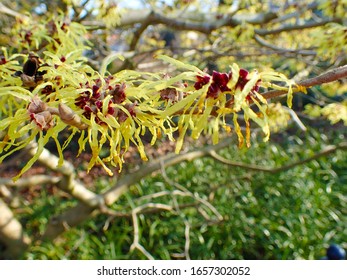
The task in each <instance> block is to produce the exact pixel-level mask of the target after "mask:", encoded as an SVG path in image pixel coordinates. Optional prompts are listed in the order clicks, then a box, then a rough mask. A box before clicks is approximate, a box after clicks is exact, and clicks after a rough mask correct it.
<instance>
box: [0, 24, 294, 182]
mask: <svg viewBox="0 0 347 280" xmlns="http://www.w3.org/2000/svg"><path fill="white" fill-rule="evenodd" d="M37 26H38V27H36V29H37V33H35V30H31V31H30V33H28V32H26V31H25V30H21V31H20V32H21V33H20V34H24V35H23V36H22V38H23V44H22V53H26V54H15V53H12V50H9V49H6V48H2V50H1V52H2V56H1V58H0V96H1V103H2V106H0V130H1V131H3V134H1V138H0V155H1V157H0V162H1V161H2V160H3V159H4V158H6V157H7V156H9V155H10V154H12V153H13V152H15V151H17V150H20V149H23V148H24V147H26V146H27V145H28V144H29V143H30V142H31V141H34V140H35V141H37V143H38V151H37V153H36V155H35V156H34V157H33V158H32V159H31V160H30V161H29V162H28V163H27V164H26V165H25V167H24V168H23V170H22V171H21V173H20V174H19V175H18V176H20V175H21V174H22V173H23V172H25V171H26V170H27V169H28V168H30V167H31V165H32V164H33V163H34V162H35V161H36V160H37V158H38V157H39V155H40V153H41V152H42V151H43V148H44V146H45V145H46V144H47V142H48V141H49V140H50V139H53V140H54V141H55V143H56V145H57V150H58V152H59V156H60V159H61V162H62V161H63V150H64V149H65V148H66V147H67V146H68V144H69V143H70V142H71V140H72V138H73V136H75V135H76V134H79V135H80V136H79V140H78V144H79V153H81V152H82V151H84V150H85V149H86V145H89V147H90V148H91V151H92V158H91V160H90V163H89V166H88V168H89V169H90V168H92V167H93V166H94V165H95V164H101V165H102V166H103V167H104V168H105V170H106V171H107V172H108V173H109V174H110V175H112V171H111V169H110V168H109V167H108V166H109V165H111V166H116V167H117V168H119V170H121V167H122V164H123V155H124V153H125V152H126V151H127V150H128V149H129V147H130V145H131V144H134V145H136V146H137V148H138V151H139V154H140V156H141V158H142V159H143V160H147V157H146V153H145V148H144V145H143V143H142V140H141V138H142V136H143V135H144V134H145V133H148V132H149V133H150V134H151V135H152V141H151V144H154V143H155V142H156V141H157V139H158V137H160V136H162V135H166V136H167V137H168V138H169V139H170V140H172V141H177V145H176V152H179V151H180V149H181V147H182V144H183V141H184V137H185V135H186V133H187V132H188V131H191V136H192V137H193V138H195V139H197V138H198V137H199V136H200V135H201V133H203V132H206V133H211V134H212V139H213V142H214V143H217V142H218V140H219V137H220V136H219V133H220V131H221V129H224V130H225V131H226V132H228V133H230V132H232V131H234V132H235V133H236V134H237V135H238V139H239V146H242V145H244V143H246V145H247V146H249V145H250V121H254V122H255V123H257V124H258V125H259V126H260V127H261V129H262V130H263V132H264V134H265V140H267V139H268V137H269V134H270V129H269V121H268V115H267V110H266V105H267V101H266V100H265V99H264V98H263V97H262V95H261V94H260V93H259V91H260V89H261V88H276V89H278V88H280V89H288V88H289V92H290V91H291V87H292V85H293V83H292V82H291V81H290V80H288V79H287V78H286V77H285V76H283V75H282V74H279V73H276V72H263V73H258V72H257V71H253V72H248V71H246V70H245V69H240V68H239V67H238V65H237V64H233V65H232V66H231V67H230V71H229V72H228V73H220V72H213V74H212V75H209V74H207V73H204V72H203V71H201V70H200V69H198V68H197V67H195V66H192V65H188V64H184V63H182V62H180V61H177V60H174V59H173V58H170V57H167V56H163V55H160V56H158V57H157V58H158V59H162V60H164V61H165V62H167V63H170V64H172V65H174V66H175V67H176V68H177V70H179V71H181V72H179V74H177V75H175V76H172V77H171V76H169V75H168V74H167V73H148V72H146V73H142V72H137V71H131V70H123V71H120V72H118V73H115V74H112V75H111V74H110V73H104V72H106V71H105V69H104V70H103V71H101V72H98V71H96V70H94V69H93V68H92V67H91V66H89V65H88V64H87V63H86V59H85V58H84V56H83V51H84V50H85V48H86V46H85V45H86V42H85V43H83V41H81V40H80V38H81V36H83V34H85V32H86V30H85V29H84V28H83V27H82V26H81V25H79V24H78V23H65V22H63V21H62V20H55V21H49V22H48V23H42V24H41V25H37ZM38 46H41V48H40V49H39V51H37V54H34V53H31V52H30V51H31V50H32V49H35V50H37V49H38ZM274 82H280V83H281V84H280V85H275V84H274ZM251 105H253V106H254V107H256V108H257V109H256V110H253V109H252V106H251ZM239 115H243V122H244V124H245V127H246V131H245V132H243V131H242V130H241V126H240V124H239V118H238V117H239ZM229 116H230V117H231V118H230V119H231V120H232V121H231V124H230V123H228V120H229V119H228V117H229ZM232 127H233V128H232ZM63 130H64V131H66V130H68V131H69V132H70V136H69V137H68V139H67V140H66V141H65V142H64V143H60V141H59V139H58V135H59V133H61V132H62V131H63ZM174 132H177V133H178V137H177V139H174V136H173V135H174ZM105 147H107V149H108V151H109V152H108V155H107V156H105V157H103V158H102V157H101V156H100V151H101V150H102V149H103V148H105Z"/></svg>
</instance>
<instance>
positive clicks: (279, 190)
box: [22, 129, 347, 259]
mask: <svg viewBox="0 0 347 280" xmlns="http://www.w3.org/2000/svg"><path fill="white" fill-rule="evenodd" d="M344 137H345V136H344V135H343V134H342V133H341V131H339V130H338V129H337V130H335V131H333V132H330V133H329V134H328V135H325V134H324V133H322V132H320V131H318V130H315V129H311V130H309V131H308V132H306V133H304V134H303V135H301V136H300V137H299V136H294V134H291V133H290V132H284V133H282V134H276V135H274V136H273V137H272V140H271V141H272V142H271V143H266V144H264V143H262V142H261V141H259V142H256V144H254V145H253V146H252V147H251V148H250V149H242V150H238V149H235V147H234V146H232V147H230V148H226V149H224V150H222V151H221V153H220V154H221V155H222V156H224V157H225V158H228V159H232V160H238V161H240V162H244V163H248V164H257V165H261V166H265V167H274V166H281V165H285V164H288V163H291V162H293V161H297V160H300V159H304V158H307V157H309V156H312V155H313V154H315V153H317V152H318V151H320V150H321V149H323V148H324V147H326V146H327V145H331V144H337V143H339V142H341V141H343V139H344ZM346 170H347V161H346V152H345V151H337V152H336V153H334V154H331V155H329V156H328V157H322V158H319V159H318V160H314V161H311V162H309V163H307V164H305V165H299V166H296V167H294V168H292V169H290V170H288V171H285V172H282V173H278V174H268V173H264V172H256V171H250V170H246V169H241V168H237V167H231V166H227V165H224V164H221V163H218V162H216V161H215V160H213V159H212V158H207V157H206V158H201V159H197V160H195V161H192V162H184V163H181V164H179V165H177V166H173V167H169V168H167V170H166V173H167V176H168V177H169V178H170V180H172V181H174V182H175V185H176V184H180V185H181V186H183V187H185V188H187V189H188V190H189V191H191V192H192V193H194V194H195V195H197V194H198V195H199V196H200V197H201V198H205V199H206V200H208V201H209V202H210V203H211V204H212V205H214V207H216V209H217V210H218V211H219V213H220V214H221V215H222V216H223V220H222V221H220V222H214V221H213V219H211V220H209V221H207V220H206V219H205V218H204V217H203V215H202V214H201V213H202V212H201V211H199V207H198V206H197V205H195V204H194V203H196V202H197V201H196V200H194V199H193V198H191V197H176V198H175V200H174V199H173V197H172V196H169V195H168V196H161V197H158V198H152V199H151V200H150V201H151V202H156V203H166V204H170V205H172V204H173V202H176V203H178V204H180V205H186V206H189V203H191V207H186V208H184V207H182V208H181V209H180V211H173V212H167V211H159V212H157V213H147V214H140V215H139V224H140V234H141V237H140V242H141V244H142V245H143V246H144V247H145V248H146V250H147V251H148V252H149V253H150V254H151V255H152V256H153V257H154V258H156V259H175V258H179V257H180V256H181V257H182V256H183V253H184V248H185V244H186V236H185V224H187V223H188V224H189V225H190V232H189V238H190V240H189V241H190V244H189V255H190V258H192V259H319V258H320V257H322V256H324V255H325V249H326V248H327V247H328V245H329V244H330V243H332V242H334V243H338V244H340V245H342V246H343V247H346V245H347V243H346V240H347V238H346V237H347V228H346V224H347V209H346V207H345V206H346V201H347V198H346V193H347V172H346ZM97 188H99V191H100V190H102V189H105V188H108V183H107V181H105V178H104V179H100V181H99V182H98V185H97ZM174 190H175V186H173V185H172V184H171V185H170V184H168V182H167V180H165V179H164V178H163V176H162V175H161V174H160V173H157V174H154V175H153V176H150V177H147V178H145V179H143V180H141V182H139V183H138V184H137V185H134V186H132V187H131V188H130V190H129V192H127V193H126V194H125V195H124V196H123V197H122V198H121V199H120V200H119V201H118V203H117V204H116V205H114V206H113V207H112V208H113V210H115V211H119V213H124V214H126V213H128V214H129V213H131V209H133V208H135V207H136V206H138V205H141V204H144V203H146V200H145V199H144V198H143V196H146V195H150V194H153V193H157V192H162V191H174ZM141 197H142V198H141ZM58 199H59V200H60V201H54V200H58ZM67 201H68V200H67ZM67 201H66V202H65V201H64V200H63V199H62V198H59V197H58V196H49V195H48V194H47V193H46V191H45V190H42V195H41V196H40V198H38V200H37V202H35V203H33V204H31V205H30V206H28V208H30V210H28V213H26V214H23V215H22V219H26V218H28V216H30V223H29V222H28V224H27V228H28V229H29V230H31V231H33V233H34V232H35V231H37V230H39V231H40V230H43V228H41V227H43V226H44V224H45V223H46V222H47V217H48V216H49V215H50V214H52V211H56V212H57V211H58V212H59V211H62V209H64V208H65V207H66V206H68V204H69V205H71V202H67ZM69 201H70V200H69ZM54 205H55V206H54ZM57 205H59V207H60V209H57V208H56V207H57ZM204 209H205V212H206V213H205V216H206V215H209V216H210V217H212V218H213V215H212V214H211V213H208V209H206V208H204ZM200 210H201V209H200ZM33 215H35V216H36V217H35V218H33ZM132 241H133V224H132V220H131V215H128V216H127V215H124V217H118V218H114V219H109V220H108V216H106V215H99V216H97V217H95V218H94V219H93V220H89V221H88V222H86V223H85V224H83V225H82V226H81V227H78V228H74V229H72V230H70V231H69V232H67V233H65V234H64V235H62V236H61V237H59V240H57V242H56V243H51V242H47V243H43V244H37V245H36V246H33V247H32V248H31V249H30V251H28V252H27V253H26V255H25V258H26V259H145V257H144V255H143V254H142V253H141V252H139V251H136V250H134V251H132V252H130V246H131V244H132Z"/></svg>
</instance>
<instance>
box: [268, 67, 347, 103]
mask: <svg viewBox="0 0 347 280" xmlns="http://www.w3.org/2000/svg"><path fill="white" fill-rule="evenodd" d="M343 78H347V65H343V66H340V67H338V68H335V69H331V70H329V71H327V72H325V73H323V74H321V75H319V76H316V77H314V78H310V79H306V80H303V81H299V82H297V84H298V85H299V86H303V87H306V88H307V87H312V86H316V85H321V84H326V83H331V82H334V81H337V80H339V79H343ZM293 91H294V92H300V91H301V90H300V89H295V88H294V89H293ZM286 94H288V91H287V90H271V91H268V92H266V93H264V94H263V97H264V98H265V99H271V98H275V97H279V96H282V95H286Z"/></svg>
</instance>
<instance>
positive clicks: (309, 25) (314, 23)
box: [254, 18, 341, 36]
mask: <svg viewBox="0 0 347 280" xmlns="http://www.w3.org/2000/svg"><path fill="white" fill-rule="evenodd" d="M331 22H338V23H340V22H341V19H340V18H329V19H322V20H320V21H309V22H306V23H304V24H290V25H283V26H281V27H279V28H276V29H270V30H268V29H255V30H254V32H255V33H256V34H258V35H261V36H265V35H273V34H278V33H281V32H286V31H294V30H303V29H309V28H314V27H319V26H323V25H326V24H327V23H331Z"/></svg>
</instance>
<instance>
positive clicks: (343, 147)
mask: <svg viewBox="0 0 347 280" xmlns="http://www.w3.org/2000/svg"><path fill="white" fill-rule="evenodd" d="M337 150H347V142H342V143H340V144H339V145H336V146H328V147H326V148H325V149H323V150H322V151H320V152H318V153H316V154H314V155H313V156H311V157H308V158H306V159H303V160H298V161H296V162H293V163H290V164H287V165H284V166H280V167H274V168H269V167H263V166H259V165H253V164H245V163H241V162H235V161H231V160H228V159H225V158H223V157H222V156H220V155H218V154H217V153H216V151H214V150H211V151H210V153H209V155H210V156H211V157H212V158H214V159H215V160H217V161H219V162H221V163H223V164H227V165H230V166H235V167H240V168H244V169H248V170H252V171H260V172H268V173H271V174H275V173H279V172H283V171H287V170H289V169H291V168H293V167H295V166H299V165H303V164H305V163H308V162H310V161H312V160H315V159H318V158H320V157H323V156H327V155H329V154H332V153H334V152H336V151H337Z"/></svg>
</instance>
